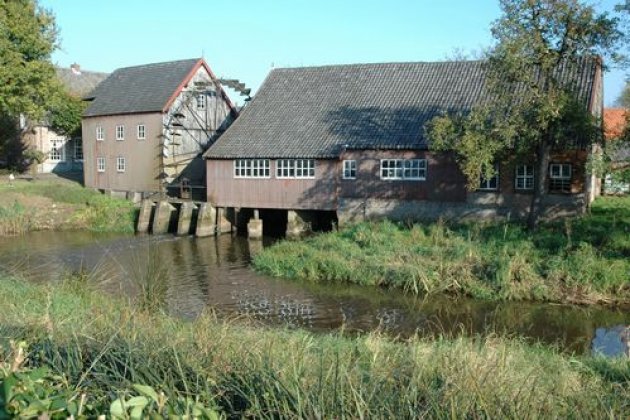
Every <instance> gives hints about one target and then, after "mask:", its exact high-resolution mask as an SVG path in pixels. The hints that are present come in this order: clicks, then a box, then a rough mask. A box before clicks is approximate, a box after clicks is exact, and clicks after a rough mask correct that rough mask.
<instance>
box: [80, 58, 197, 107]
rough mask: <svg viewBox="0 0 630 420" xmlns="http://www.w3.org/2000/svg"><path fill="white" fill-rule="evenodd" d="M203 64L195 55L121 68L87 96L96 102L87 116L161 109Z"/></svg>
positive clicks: (166, 105) (168, 103)
mask: <svg viewBox="0 0 630 420" xmlns="http://www.w3.org/2000/svg"><path fill="white" fill-rule="evenodd" d="M202 65H204V66H206V68H207V65H206V64H205V62H204V61H203V60H202V59H199V58H194V59H189V60H181V61H170V62H166V63H154V64H145V65H142V66H135V67H125V68H121V69H118V70H116V71H114V72H113V73H112V74H111V75H110V76H109V77H108V78H107V79H105V80H104V81H103V82H102V83H101V84H100V85H98V87H97V88H96V89H95V90H94V91H92V93H91V94H90V95H89V96H88V97H86V98H85V99H87V100H90V99H92V102H91V103H90V105H89V106H88V108H87V109H86V110H85V112H84V114H83V116H84V117H95V116H102V115H118V114H133V113H143V112H161V111H163V110H164V109H165V108H167V107H168V105H170V101H171V100H172V98H173V95H174V94H175V93H176V92H177V91H178V90H179V89H181V87H182V86H183V84H184V83H185V82H186V81H187V79H189V78H190V77H192V75H193V72H194V71H195V70H197V68H198V67H199V66H202Z"/></svg>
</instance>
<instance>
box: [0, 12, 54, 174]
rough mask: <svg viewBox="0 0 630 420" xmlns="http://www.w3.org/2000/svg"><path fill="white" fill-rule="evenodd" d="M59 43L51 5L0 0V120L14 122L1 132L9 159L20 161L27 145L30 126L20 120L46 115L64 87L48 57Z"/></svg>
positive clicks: (2, 147)
mask: <svg viewBox="0 0 630 420" xmlns="http://www.w3.org/2000/svg"><path fill="white" fill-rule="evenodd" d="M56 48H57V27H56V25H55V19H54V16H53V15H52V13H51V12H50V11H48V10H45V9H42V8H41V7H39V5H38V4H37V1H35V0H0V120H2V122H3V123H2V125H3V126H11V125H13V127H14V129H6V130H3V131H2V133H0V150H1V151H3V153H5V155H4V157H3V158H4V159H5V160H9V162H8V164H9V165H11V164H13V165H16V163H19V161H20V159H21V153H22V152H23V151H24V145H23V144H22V135H23V134H24V132H25V130H26V129H28V127H24V126H23V125H21V124H20V120H21V119H22V121H23V122H24V121H26V122H39V121H42V119H43V118H44V117H45V115H46V113H47V111H48V104H49V103H50V101H55V100H58V98H59V96H60V95H61V94H62V92H63V88H62V86H61V84H60V82H59V81H58V80H57V77H56V74H55V68H54V66H53V64H52V63H51V61H50V56H51V54H52V53H53V51H54V50H55V49H56ZM21 117H22V118H21ZM23 117H26V119H24V118H23ZM12 161H13V162H12Z"/></svg>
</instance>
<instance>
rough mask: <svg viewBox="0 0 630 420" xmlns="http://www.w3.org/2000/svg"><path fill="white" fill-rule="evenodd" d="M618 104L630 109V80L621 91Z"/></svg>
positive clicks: (616, 102)
mask: <svg viewBox="0 0 630 420" xmlns="http://www.w3.org/2000/svg"><path fill="white" fill-rule="evenodd" d="M615 104H616V105H617V106H620V107H623V108H626V109H630V80H629V81H628V82H626V86H625V87H624V88H623V90H622V91H621V94H620V95H619V97H618V98H617V100H616V101H615Z"/></svg>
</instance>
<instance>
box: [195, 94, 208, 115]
mask: <svg viewBox="0 0 630 420" xmlns="http://www.w3.org/2000/svg"><path fill="white" fill-rule="evenodd" d="M196 102H197V110H198V111H203V110H204V109H206V95H205V94H203V93H200V94H198V95H197V97H196Z"/></svg>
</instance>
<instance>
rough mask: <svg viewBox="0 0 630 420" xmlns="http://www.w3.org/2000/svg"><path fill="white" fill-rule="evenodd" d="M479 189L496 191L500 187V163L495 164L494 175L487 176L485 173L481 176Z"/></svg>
mask: <svg viewBox="0 0 630 420" xmlns="http://www.w3.org/2000/svg"><path fill="white" fill-rule="evenodd" d="M479 189H480V190H483V191H496V190H498V189H499V165H494V175H493V176H491V177H490V178H486V177H485V176H484V174H483V173H481V175H480V176H479Z"/></svg>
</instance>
